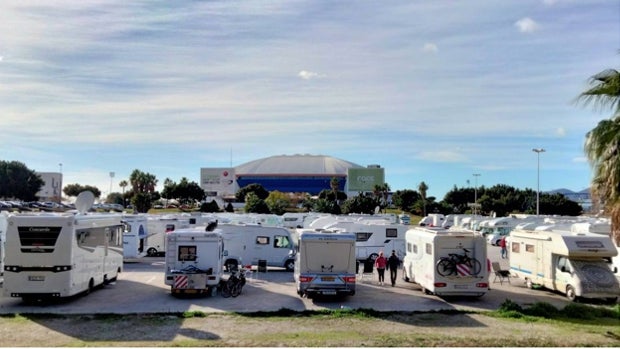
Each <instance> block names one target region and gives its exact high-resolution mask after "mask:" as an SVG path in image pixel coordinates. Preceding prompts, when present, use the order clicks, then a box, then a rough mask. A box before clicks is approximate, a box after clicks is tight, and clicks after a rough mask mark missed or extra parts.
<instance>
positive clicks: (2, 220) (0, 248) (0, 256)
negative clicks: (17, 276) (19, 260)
mask: <svg viewBox="0 0 620 349" xmlns="http://www.w3.org/2000/svg"><path fill="white" fill-rule="evenodd" d="M8 219H9V215H8V213H7V212H0V275H3V274H4V242H5V241H6V229H7V227H8Z"/></svg>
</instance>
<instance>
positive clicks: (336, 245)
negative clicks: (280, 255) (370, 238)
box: [293, 230, 357, 298]
mask: <svg viewBox="0 0 620 349" xmlns="http://www.w3.org/2000/svg"><path fill="white" fill-rule="evenodd" d="M297 247H298V251H297V259H296V261H295V272H294V274H293V277H294V279H295V284H296V287H297V294H299V296H300V297H303V296H306V297H308V298H312V297H314V296H317V295H329V296H337V295H351V296H352V295H354V294H355V272H356V268H357V262H356V260H355V234H353V233H346V232H330V231H320V232H317V231H314V230H304V231H301V232H300V233H299V242H298V245H297Z"/></svg>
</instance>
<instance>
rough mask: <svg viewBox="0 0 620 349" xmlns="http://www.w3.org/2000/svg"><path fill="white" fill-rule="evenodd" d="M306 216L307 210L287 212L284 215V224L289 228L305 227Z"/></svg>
mask: <svg viewBox="0 0 620 349" xmlns="http://www.w3.org/2000/svg"><path fill="white" fill-rule="evenodd" d="M306 217H308V213H307V212H285V213H284V214H283V215H282V225H283V226H284V227H285V228H289V229H297V228H303V226H304V219H306Z"/></svg>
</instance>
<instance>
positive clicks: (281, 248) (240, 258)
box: [219, 224, 295, 271]
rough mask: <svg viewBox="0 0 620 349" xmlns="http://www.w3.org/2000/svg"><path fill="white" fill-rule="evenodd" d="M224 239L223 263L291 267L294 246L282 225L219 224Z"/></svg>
mask: <svg viewBox="0 0 620 349" xmlns="http://www.w3.org/2000/svg"><path fill="white" fill-rule="evenodd" d="M219 229H220V230H221V232H222V237H223V239H224V246H225V248H224V259H225V262H224V265H225V266H228V265H234V266H237V265H240V264H241V265H244V266H247V265H258V264H259V261H260V260H264V261H265V263H266V266H271V267H283V268H286V270H288V271H293V269H294V266H295V248H294V246H293V238H292V236H291V232H290V231H289V230H288V229H286V228H282V227H272V226H263V225H254V224H220V225H219Z"/></svg>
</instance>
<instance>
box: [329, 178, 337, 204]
mask: <svg viewBox="0 0 620 349" xmlns="http://www.w3.org/2000/svg"><path fill="white" fill-rule="evenodd" d="M329 187H330V188H331V189H332V194H333V195H334V202H338V178H336V177H332V179H331V180H330V181H329Z"/></svg>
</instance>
